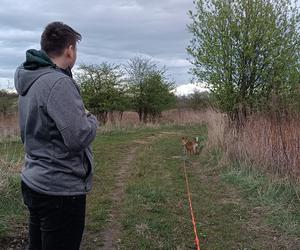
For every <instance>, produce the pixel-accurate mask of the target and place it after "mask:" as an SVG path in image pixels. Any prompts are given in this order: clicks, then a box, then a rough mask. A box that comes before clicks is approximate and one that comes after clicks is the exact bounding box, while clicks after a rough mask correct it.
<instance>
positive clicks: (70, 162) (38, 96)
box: [15, 22, 98, 250]
mask: <svg viewBox="0 0 300 250" xmlns="http://www.w3.org/2000/svg"><path fill="white" fill-rule="evenodd" d="M80 40H81V35H80V34H79V33H78V32H76V31H75V30H73V29H72V28H71V27H69V26H68V25H66V24H63V23H61V22H53V23H50V24H48V25H47V26H46V28H45V30H44V32H43V34H42V36H41V50H34V49H31V50H28V51H27V52H26V61H25V62H24V63H23V64H22V65H21V66H19V67H18V68H17V70H16V72H15V87H16V90H17V92H18V94H19V103H18V107H19V123H20V131H21V140H22V142H23V144H24V149H25V164H24V167H23V169H22V172H21V187H22V195H23V201H24V204H25V205H26V206H27V207H28V210H29V213H30V217H29V249H30V250H33V249H34V250H39V249H42V250H60V249H61V250H62V249H63V250H75V249H79V247H80V242H81V238H82V233H83V230H84V223H85V206H86V194H87V193H88V192H89V191H90V190H91V187H92V175H93V169H94V166H93V155H92V150H91V146H90V144H91V142H92V141H93V139H94V138H95V136H96V130H97V126H98V122H97V119H96V117H95V116H94V115H92V114H91V113H89V112H88V111H87V110H86V109H85V107H84V104H83V101H82V98H81V96H80V89H79V87H78V85H77V84H76V82H75V81H74V80H73V78H72V73H71V68H72V67H73V66H74V64H75V61H76V53H77V49H76V45H77V42H78V41H80Z"/></svg>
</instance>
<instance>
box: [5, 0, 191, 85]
mask: <svg viewBox="0 0 300 250" xmlns="http://www.w3.org/2000/svg"><path fill="white" fill-rule="evenodd" d="M0 6H1V8H0V88H1V87H2V88H3V87H4V88H5V87H7V85H8V82H9V81H10V86H13V74H14V70H15V68H16V67H17V66H18V65H19V64H21V63H22V62H23V61H24V59H25V51H26V50H27V49H30V48H35V49H40V45H39V41H40V35H41V32H42V31H43V28H44V27H45V26H46V24H47V23H49V22H52V21H63V22H65V23H66V24H68V25H70V26H71V27H73V28H74V29H75V30H77V31H78V32H79V33H81V34H82V36H83V39H82V41H81V42H80V44H79V46H78V57H77V64H80V63H87V64H89V63H101V62H103V61H109V62H112V63H124V62H126V60H127V59H129V58H131V57H132V56H135V55H143V56H150V57H152V58H153V59H154V60H155V61H157V62H158V63H159V64H160V65H166V66H167V68H168V73H169V75H170V76H171V78H173V79H174V80H175V81H176V83H177V85H181V84H185V83H188V82H189V81H190V79H191V76H190V75H189V74H188V69H189V68H190V64H189V62H188V61H187V60H186V59H187V57H188V55H187V53H186V47H187V45H188V44H189V40H190V39H191V34H190V33H189V32H188V31H187V29H186V25H187V24H188V23H189V22H190V19H189V17H188V15H187V12H188V10H190V9H192V8H193V3H192V0H152V1H149V0H87V1H83V0H81V1H79V0H72V1H70V0H64V1H62V0H60V1H58V0H51V1H41V0H26V1H20V0H0Z"/></svg>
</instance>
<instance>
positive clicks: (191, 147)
mask: <svg viewBox="0 0 300 250" xmlns="http://www.w3.org/2000/svg"><path fill="white" fill-rule="evenodd" d="M181 142H182V145H183V146H184V148H185V152H189V154H190V155H192V154H196V152H197V147H198V142H197V139H193V140H191V141H190V140H188V138H187V137H182V138H181Z"/></svg>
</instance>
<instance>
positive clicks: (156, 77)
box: [76, 56, 176, 124]
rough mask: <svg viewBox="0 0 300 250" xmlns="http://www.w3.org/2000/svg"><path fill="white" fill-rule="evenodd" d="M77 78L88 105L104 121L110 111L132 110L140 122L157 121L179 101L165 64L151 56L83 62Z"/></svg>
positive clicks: (121, 112)
mask: <svg viewBox="0 0 300 250" xmlns="http://www.w3.org/2000/svg"><path fill="white" fill-rule="evenodd" d="M76 80H77V82H78V84H79V86H80V89H81V95H82V97H83V100H84V103H85V106H86V108H87V109H88V110H90V111H91V112H92V113H94V114H95V115H96V116H97V118H98V120H99V121H100V122H102V123H103V124H105V123H106V122H107V120H108V114H109V113H118V114H119V117H120V118H122V115H123V112H124V111H128V110H132V111H135V112H137V113H138V116H139V120H140V121H141V122H145V123H146V122H155V121H157V120H158V119H159V118H160V117H161V114H162V111H163V110H166V109H169V108H172V107H174V106H175V104H176V97H175V95H174V94H173V93H172V90H174V88H175V84H174V82H172V81H170V80H168V78H167V76H166V68H165V67H160V66H159V65H158V64H157V63H155V62H154V61H153V60H151V59H149V58H144V57H140V56H137V57H133V58H131V59H129V61H128V62H127V64H125V65H123V66H121V65H118V64H112V63H108V62H102V63H101V64H90V65H87V64H82V65H80V66H79V73H78V74H77V75H76Z"/></svg>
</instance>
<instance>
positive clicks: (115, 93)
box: [77, 62, 129, 124]
mask: <svg viewBox="0 0 300 250" xmlns="http://www.w3.org/2000/svg"><path fill="white" fill-rule="evenodd" d="M79 70H80V73H79V74H78V75H77V81H78V83H79V85H80V88H81V94H82V97H83V100H84V102H85V105H86V108H87V109H88V110H90V111H91V112H93V113H94V114H96V116H97V118H98V119H99V120H100V121H102V122H103V123H104V124H105V123H106V122H107V120H108V113H109V112H113V111H119V112H121V116H122V113H123V111H125V110H126V108H127V106H128V105H129V104H128V103H129V99H128V97H126V91H125V86H124V84H122V82H123V80H122V77H123V72H122V70H121V69H120V65H114V64H109V63H107V62H103V63H101V64H100V65H85V64H82V65H80V67H79Z"/></svg>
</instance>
